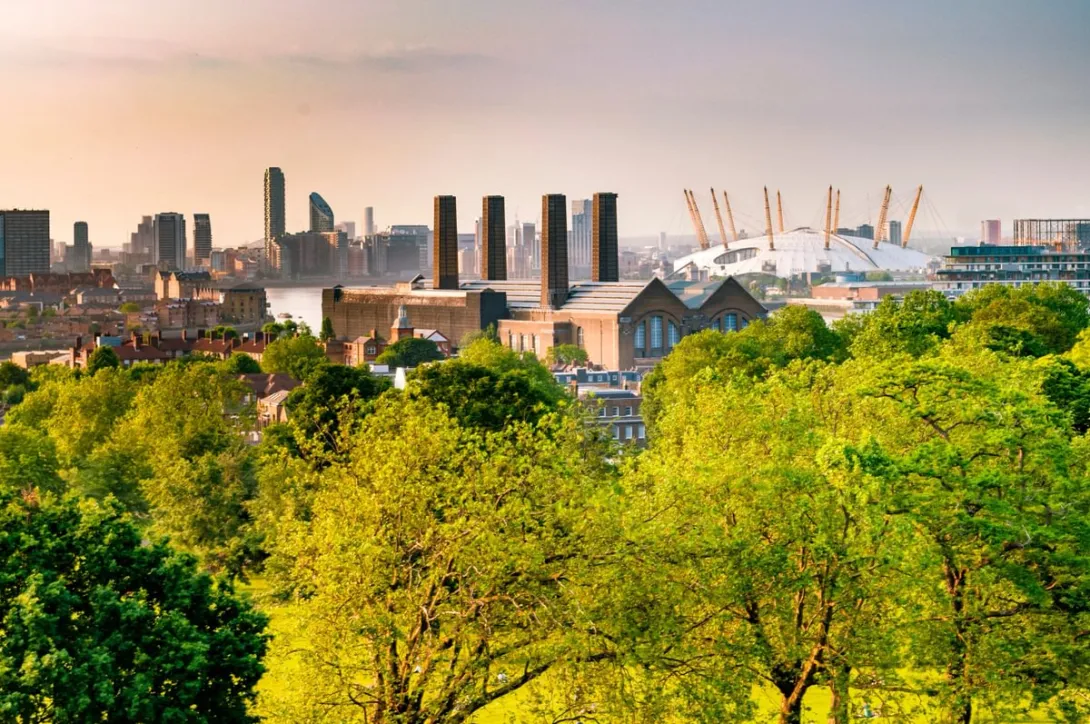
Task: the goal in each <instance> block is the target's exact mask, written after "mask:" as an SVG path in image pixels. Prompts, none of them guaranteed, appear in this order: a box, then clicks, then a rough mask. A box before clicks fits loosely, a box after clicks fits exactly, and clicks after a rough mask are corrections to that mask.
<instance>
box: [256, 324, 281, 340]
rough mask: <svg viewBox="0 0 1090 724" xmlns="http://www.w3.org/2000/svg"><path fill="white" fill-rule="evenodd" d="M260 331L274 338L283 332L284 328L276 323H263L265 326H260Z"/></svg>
mask: <svg viewBox="0 0 1090 724" xmlns="http://www.w3.org/2000/svg"><path fill="white" fill-rule="evenodd" d="M261 331H262V332H264V333H265V334H267V335H271V336H272V337H274V338H276V337H279V336H280V335H281V334H282V333H283V332H284V327H283V326H281V325H280V324H278V323H277V322H265V324H263V325H262V326H261Z"/></svg>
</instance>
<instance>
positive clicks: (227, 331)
mask: <svg viewBox="0 0 1090 724" xmlns="http://www.w3.org/2000/svg"><path fill="white" fill-rule="evenodd" d="M211 337H212V339H238V338H239V337H238V330H236V329H235V328H234V327H228V326H227V325H224V324H220V325H217V326H216V327H213V328H212V331H211Z"/></svg>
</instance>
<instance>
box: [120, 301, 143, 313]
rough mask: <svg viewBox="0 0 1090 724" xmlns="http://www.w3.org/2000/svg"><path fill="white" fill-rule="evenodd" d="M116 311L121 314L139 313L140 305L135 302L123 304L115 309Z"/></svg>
mask: <svg viewBox="0 0 1090 724" xmlns="http://www.w3.org/2000/svg"><path fill="white" fill-rule="evenodd" d="M117 311H119V312H121V313H122V314H135V313H137V312H139V311H140V305H139V304H137V303H136V302H125V303H124V304H122V305H121V306H120V307H118V308H117Z"/></svg>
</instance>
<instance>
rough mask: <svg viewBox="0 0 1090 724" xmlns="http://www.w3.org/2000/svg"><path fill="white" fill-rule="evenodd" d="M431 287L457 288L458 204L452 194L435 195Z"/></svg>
mask: <svg viewBox="0 0 1090 724" xmlns="http://www.w3.org/2000/svg"><path fill="white" fill-rule="evenodd" d="M432 243H433V245H434V248H433V251H432V265H433V267H434V268H433V271H432V280H431V285H432V288H433V289H457V288H458V206H457V200H456V199H455V197H453V196H436V197H435V226H434V227H433V231H432Z"/></svg>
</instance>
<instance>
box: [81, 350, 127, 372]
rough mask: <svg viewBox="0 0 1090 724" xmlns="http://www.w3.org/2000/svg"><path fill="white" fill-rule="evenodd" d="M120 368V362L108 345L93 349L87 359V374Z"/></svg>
mask: <svg viewBox="0 0 1090 724" xmlns="http://www.w3.org/2000/svg"><path fill="white" fill-rule="evenodd" d="M120 366H121V360H120V359H119V358H118V356H117V352H114V349H113V347H110V346H108V345H100V346H98V347H95V349H94V351H92V352H91V354H90V356H89V357H88V358H87V373H88V374H92V375H93V374H95V373H96V372H98V371H99V370H104V369H110V368H116V367H120Z"/></svg>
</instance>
